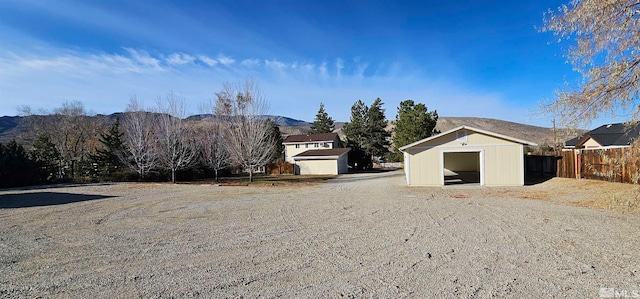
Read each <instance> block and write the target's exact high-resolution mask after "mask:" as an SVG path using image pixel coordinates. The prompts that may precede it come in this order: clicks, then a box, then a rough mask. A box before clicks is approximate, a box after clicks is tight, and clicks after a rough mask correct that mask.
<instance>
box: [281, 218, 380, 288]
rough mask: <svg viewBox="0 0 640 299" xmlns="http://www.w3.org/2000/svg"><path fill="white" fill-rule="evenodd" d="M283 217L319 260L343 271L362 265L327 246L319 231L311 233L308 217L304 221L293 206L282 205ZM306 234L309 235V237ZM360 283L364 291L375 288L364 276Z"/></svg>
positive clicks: (299, 239) (300, 240)
mask: <svg viewBox="0 0 640 299" xmlns="http://www.w3.org/2000/svg"><path fill="white" fill-rule="evenodd" d="M281 217H282V220H283V221H284V223H285V224H286V225H287V226H288V227H289V229H290V230H292V231H293V232H294V233H295V234H296V237H297V239H298V241H299V242H301V243H302V244H303V245H304V246H305V247H306V248H307V249H309V251H310V252H313V254H314V255H315V256H316V258H317V262H319V263H321V264H324V265H326V266H329V267H331V268H333V269H335V270H338V271H342V272H350V271H352V269H356V268H357V267H360V265H359V264H356V263H354V261H353V260H352V259H350V258H349V257H347V256H345V255H341V254H337V253H335V251H334V250H333V249H332V248H330V247H329V246H327V244H326V242H323V241H322V240H321V239H320V238H319V235H318V234H317V233H315V234H313V233H310V232H311V229H310V227H309V226H308V225H307V224H306V223H307V222H308V219H307V220H305V221H303V220H302V219H301V217H300V215H298V214H297V213H296V212H295V211H294V209H293V208H292V207H291V206H289V205H284V206H283V207H282V209H281ZM316 228H317V227H316ZM303 232H306V233H307V234H303ZM306 235H309V237H307V236H306ZM331 272H334V271H331ZM358 284H361V286H357V287H358V288H360V289H361V291H363V292H364V293H366V292H371V291H373V290H375V288H373V287H372V285H371V283H368V282H365V281H364V279H362V277H361V278H360V279H359V280H358Z"/></svg>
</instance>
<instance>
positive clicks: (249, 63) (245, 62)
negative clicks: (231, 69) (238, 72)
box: [240, 59, 260, 67]
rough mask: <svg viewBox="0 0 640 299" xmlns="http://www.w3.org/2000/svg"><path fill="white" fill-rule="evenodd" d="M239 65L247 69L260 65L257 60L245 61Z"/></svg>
mask: <svg viewBox="0 0 640 299" xmlns="http://www.w3.org/2000/svg"><path fill="white" fill-rule="evenodd" d="M240 64H242V65H244V66H247V67H254V66H259V65H260V60H259V59H245V60H243V61H242V62H241V63H240Z"/></svg>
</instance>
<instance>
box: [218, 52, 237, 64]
mask: <svg viewBox="0 0 640 299" xmlns="http://www.w3.org/2000/svg"><path fill="white" fill-rule="evenodd" d="M217 60H218V62H219V63H220V64H222V65H225V66H230V65H232V64H234V63H236V60H235V59H233V58H231V57H230V56H225V55H223V54H219V55H218V59H217Z"/></svg>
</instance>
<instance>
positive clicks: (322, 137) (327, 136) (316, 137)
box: [282, 133, 338, 143]
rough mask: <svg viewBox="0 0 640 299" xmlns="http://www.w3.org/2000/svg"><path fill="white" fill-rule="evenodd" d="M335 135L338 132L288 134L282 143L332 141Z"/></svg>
mask: <svg viewBox="0 0 640 299" xmlns="http://www.w3.org/2000/svg"><path fill="white" fill-rule="evenodd" d="M337 136H338V133H321V134H306V135H289V136H287V138H286V139H285V140H284V141H283V142H282V143H300V142H320V141H333V140H335V139H336V137H337Z"/></svg>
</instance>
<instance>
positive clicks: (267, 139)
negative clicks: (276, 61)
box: [216, 79, 277, 182]
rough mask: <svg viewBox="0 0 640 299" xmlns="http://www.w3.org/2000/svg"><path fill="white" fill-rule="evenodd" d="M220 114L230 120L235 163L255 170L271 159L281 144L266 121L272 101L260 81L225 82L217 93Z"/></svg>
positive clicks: (229, 139)
mask: <svg viewBox="0 0 640 299" xmlns="http://www.w3.org/2000/svg"><path fill="white" fill-rule="evenodd" d="M216 97H217V101H216V115H217V116H219V117H220V119H222V120H224V121H225V123H226V124H227V128H228V130H227V134H226V137H227V138H226V145H227V149H228V151H229V155H230V157H231V159H232V161H233V162H234V163H236V164H237V165H239V166H241V167H243V168H244V169H246V170H247V171H248V172H249V181H250V182H252V181H253V172H254V171H255V170H256V169H257V168H258V167H260V166H264V165H265V164H266V163H268V162H269V161H270V160H271V158H272V154H273V151H274V147H276V146H277V144H276V141H275V140H274V138H273V137H272V136H271V135H270V134H269V128H268V127H267V126H265V125H264V115H266V113H267V111H268V103H267V101H266V99H265V97H264V95H263V94H262V92H261V90H260V88H259V87H258V85H257V83H256V82H255V81H254V80H252V79H246V80H245V81H244V82H238V83H235V84H233V83H225V84H224V85H223V87H222V90H221V91H220V92H218V93H216Z"/></svg>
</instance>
